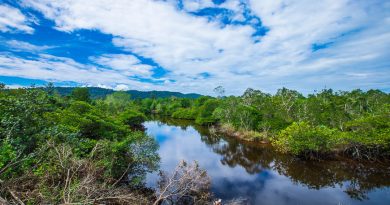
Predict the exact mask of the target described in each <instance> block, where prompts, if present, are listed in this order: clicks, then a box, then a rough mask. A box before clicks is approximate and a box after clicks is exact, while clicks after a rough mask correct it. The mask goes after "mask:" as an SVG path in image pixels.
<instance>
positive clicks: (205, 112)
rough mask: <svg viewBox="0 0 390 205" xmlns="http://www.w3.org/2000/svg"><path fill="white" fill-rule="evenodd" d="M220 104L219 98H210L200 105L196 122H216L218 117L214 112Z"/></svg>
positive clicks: (203, 123)
mask: <svg viewBox="0 0 390 205" xmlns="http://www.w3.org/2000/svg"><path fill="white" fill-rule="evenodd" d="M218 105H219V103H218V100H216V99H208V100H207V101H206V102H204V104H203V105H202V106H200V108H199V113H198V116H197V117H196V120H195V122H196V123H197V124H201V125H205V124H211V123H215V122H216V121H217V119H216V118H215V117H214V116H213V112H214V110H215V109H216V108H217V107H218Z"/></svg>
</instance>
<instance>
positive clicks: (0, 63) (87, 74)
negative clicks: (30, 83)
mask: <svg viewBox="0 0 390 205" xmlns="http://www.w3.org/2000/svg"><path fill="white" fill-rule="evenodd" d="M0 75H2V76H18V77H23V78H29V79H42V80H46V81H52V82H65V81H71V82H77V83H79V84H82V85H88V86H98V87H106V88H116V89H124V86H123V85H126V86H127V87H126V89H127V88H128V87H129V86H132V87H134V88H139V89H141V90H150V89H157V90H161V89H162V87H160V86H158V85H151V84H146V83H142V82H139V81H137V80H134V79H132V78H131V76H127V75H126V74H123V73H118V72H115V70H112V69H106V68H103V67H99V66H95V65H85V64H81V63H78V62H76V61H74V60H73V59H70V58H64V57H58V56H53V55H48V54H41V55H39V56H37V57H33V56H31V57H29V58H28V59H26V58H22V57H19V56H15V55H12V54H1V53H0Z"/></svg>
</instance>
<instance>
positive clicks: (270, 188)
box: [144, 122, 390, 205]
mask: <svg viewBox="0 0 390 205" xmlns="http://www.w3.org/2000/svg"><path fill="white" fill-rule="evenodd" d="M144 125H145V127H146V128H147V133H148V134H149V135H151V136H154V137H155V138H156V139H157V141H158V142H159V144H160V148H159V151H158V153H159V155H160V156H161V164H160V165H161V167H160V168H161V169H162V170H164V171H172V170H173V169H174V168H175V167H176V165H177V163H178V162H179V161H180V160H182V159H184V160H186V161H188V162H191V161H193V160H196V161H198V162H199V165H200V166H201V167H202V168H204V169H206V170H207V173H208V175H209V176H210V177H211V179H212V190H213V192H214V193H215V194H216V196H217V197H220V198H223V199H232V198H238V197H243V198H248V199H250V203H251V204H281V205H283V204H315V205H322V204H343V205H347V204H387V203H386V201H387V202H388V201H389V200H390V198H389V195H387V194H385V193H383V192H385V191H386V190H388V189H385V190H383V189H382V190H377V191H375V192H374V193H373V194H369V197H370V200H365V201H358V200H354V199H351V198H350V197H349V196H348V195H347V194H346V193H345V192H343V191H344V190H345V187H344V186H343V187H339V186H336V187H323V188H321V189H319V190H316V189H309V188H308V187H307V186H306V185H304V184H299V183H294V182H292V181H291V179H290V178H289V177H287V176H284V175H280V174H279V173H278V172H276V171H275V170H273V169H274V165H275V162H274V161H273V160H271V161H269V162H268V161H266V162H268V164H267V165H268V166H267V167H270V169H266V168H262V169H260V170H259V171H258V172H255V173H253V172H251V173H248V172H247V170H248V167H247V169H245V168H244V167H242V164H240V163H238V164H234V163H233V166H228V165H226V164H223V163H222V162H221V160H222V159H223V158H226V156H230V157H238V158H239V159H241V163H244V164H246V165H247V161H248V159H249V161H248V162H252V164H254V165H256V163H257V162H256V159H252V158H245V157H250V156H247V155H246V154H247V152H251V150H242V149H244V147H239V146H238V147H237V146H236V147H234V146H233V147H234V148H235V151H236V153H235V152H227V153H222V154H221V153H216V150H219V149H220V148H223V147H226V146H228V145H229V143H231V142H230V141H229V142H227V141H225V140H222V139H221V140H217V141H215V142H213V143H212V144H205V142H204V141H202V140H201V136H200V134H199V132H198V131H197V130H195V129H194V128H193V127H191V126H189V127H187V128H186V129H183V128H181V127H178V126H168V125H165V124H162V123H157V122H146V123H145V124H144ZM203 140H204V139H203ZM230 145H231V144H230ZM230 151H231V150H230ZM246 151H247V152H246ZM237 153H240V154H239V155H237ZM259 154H261V153H259ZM157 179H158V176H157V174H156V173H154V174H149V175H148V177H147V185H148V186H151V187H153V186H155V185H156V181H157ZM381 193H382V194H381ZM384 196H385V197H384ZM371 197H373V198H375V199H371ZM374 202H375V203H374Z"/></svg>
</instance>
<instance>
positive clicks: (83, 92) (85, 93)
mask: <svg viewBox="0 0 390 205" xmlns="http://www.w3.org/2000/svg"><path fill="white" fill-rule="evenodd" d="M71 97H72V98H73V99H75V100H78V101H85V102H91V97H90V94H89V90H88V88H85V87H83V88H75V89H73V90H72V93H71Z"/></svg>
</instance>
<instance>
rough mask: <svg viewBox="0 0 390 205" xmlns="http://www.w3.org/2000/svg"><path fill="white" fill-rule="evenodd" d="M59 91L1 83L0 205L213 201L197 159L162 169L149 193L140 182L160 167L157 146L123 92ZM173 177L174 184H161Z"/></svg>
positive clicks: (128, 96) (205, 175)
mask: <svg viewBox="0 0 390 205" xmlns="http://www.w3.org/2000/svg"><path fill="white" fill-rule="evenodd" d="M57 93H58V92H56V90H55V88H54V87H52V86H50V85H49V86H48V87H46V88H45V89H6V88H5V86H4V85H0V204H156V205H157V204H161V203H165V202H164V201H173V202H175V203H176V202H179V201H181V200H192V201H194V202H196V203H194V204H208V203H210V204H211V200H212V198H211V195H210V192H209V179H208V177H207V174H206V173H205V171H204V170H202V169H200V168H199V167H198V165H197V164H196V163H195V164H187V163H184V162H183V163H181V164H180V165H179V166H178V167H177V169H176V171H177V173H174V174H173V175H170V174H169V173H162V174H161V178H160V180H159V182H158V184H159V187H156V189H155V190H151V189H147V188H146V187H145V186H144V179H145V176H146V174H147V173H148V172H152V171H156V170H157V169H158V163H159V156H158V154H157V152H156V151H157V149H158V145H157V143H156V142H155V140H154V139H153V138H151V137H149V136H147V135H146V134H145V132H144V131H143V130H142V125H141V123H142V122H144V120H145V115H144V114H143V113H142V112H141V108H140V107H139V106H138V105H137V104H135V102H134V101H133V100H132V99H131V96H130V95H129V94H128V93H126V92H115V93H112V94H111V95H108V96H107V97H106V98H104V99H99V100H93V99H91V97H90V93H89V91H88V89H86V88H76V89H74V90H73V91H72V93H71V94H70V95H69V96H67V97H62V96H60V95H58V94H57ZM192 176H193V177H194V178H192ZM172 177H173V178H174V179H175V180H178V182H180V184H178V183H167V181H166V180H167V179H170V178H172ZM173 186H174V187H173ZM186 187H190V188H191V189H185V188H186ZM184 196H185V197H184Z"/></svg>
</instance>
